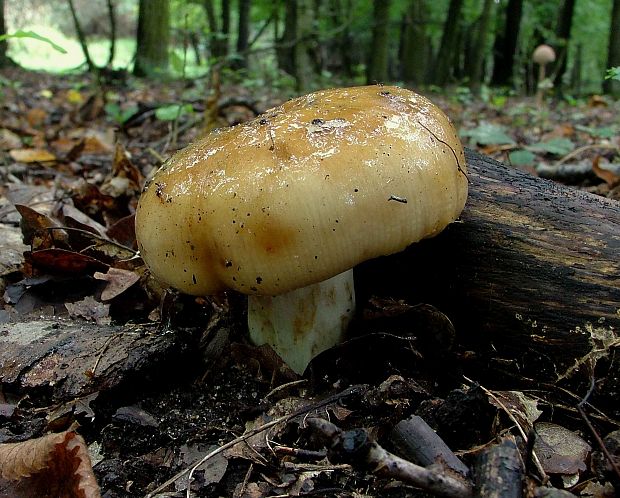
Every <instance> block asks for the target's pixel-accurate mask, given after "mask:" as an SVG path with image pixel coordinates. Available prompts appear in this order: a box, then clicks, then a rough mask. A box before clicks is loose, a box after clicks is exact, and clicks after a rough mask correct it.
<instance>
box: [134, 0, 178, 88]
mask: <svg viewBox="0 0 620 498" xmlns="http://www.w3.org/2000/svg"><path fill="white" fill-rule="evenodd" d="M169 38H170V0H140V8H139V11H138V33H137V39H136V62H135V64H134V70H133V72H134V74H135V75H136V76H158V75H161V73H162V72H165V71H166V70H167V69H168V41H169Z"/></svg>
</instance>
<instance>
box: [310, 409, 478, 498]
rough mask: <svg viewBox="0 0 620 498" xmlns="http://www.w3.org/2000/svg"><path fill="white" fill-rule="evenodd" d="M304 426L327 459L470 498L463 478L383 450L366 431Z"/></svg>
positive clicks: (453, 497) (314, 422)
mask: <svg viewBox="0 0 620 498" xmlns="http://www.w3.org/2000/svg"><path fill="white" fill-rule="evenodd" d="M306 423H307V425H308V426H309V427H310V428H312V429H313V430H315V431H316V432H317V433H318V434H320V436H321V438H322V439H323V440H324V442H325V443H326V444H327V446H328V450H329V455H330V460H332V459H333V460H335V461H338V460H341V461H344V462H346V461H348V462H347V463H351V464H352V465H355V464H358V465H359V464H362V465H364V466H366V467H369V468H370V469H371V471H372V472H375V473H377V474H381V475H384V476H387V477H391V478H393V479H398V480H401V481H404V482H408V483H411V484H413V485H414V486H417V487H419V488H422V489H424V490H426V491H429V492H431V493H434V494H436V495H438V496H445V497H447V498H470V497H472V496H473V490H472V486H471V484H470V483H469V481H467V480H465V479H458V478H457V477H452V476H449V475H447V474H444V473H441V472H438V471H436V470H434V469H430V468H425V467H420V466H419V465H415V464H413V463H411V462H409V461H407V460H404V459H402V458H400V457H398V456H396V455H394V454H392V453H390V452H388V451H386V450H385V449H384V448H382V447H381V446H380V445H379V444H378V443H376V442H375V441H372V440H371V439H370V438H369V437H368V433H367V432H366V431H365V430H361V429H357V430H352V431H342V430H341V429H340V428H338V427H337V426H336V425H334V424H332V423H331V422H328V421H327V420H324V419H321V418H311V419H308V420H307V422H306Z"/></svg>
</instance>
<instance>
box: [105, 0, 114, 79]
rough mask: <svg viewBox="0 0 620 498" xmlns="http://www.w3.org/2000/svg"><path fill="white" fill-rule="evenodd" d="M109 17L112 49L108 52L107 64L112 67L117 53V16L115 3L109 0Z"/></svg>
mask: <svg viewBox="0 0 620 498" xmlns="http://www.w3.org/2000/svg"><path fill="white" fill-rule="evenodd" d="M107 4H108V18H109V19H110V51H109V52H108V62H107V66H109V67H110V68H112V64H113V62H114V56H115V55H116V16H115V15H114V3H113V1H112V0H107Z"/></svg>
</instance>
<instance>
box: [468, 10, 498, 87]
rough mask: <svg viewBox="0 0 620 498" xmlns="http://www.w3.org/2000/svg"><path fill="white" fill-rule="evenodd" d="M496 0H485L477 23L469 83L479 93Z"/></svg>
mask: <svg viewBox="0 0 620 498" xmlns="http://www.w3.org/2000/svg"><path fill="white" fill-rule="evenodd" d="M493 3H494V0H484V4H483V6H482V12H481V14H480V19H479V21H478V23H477V25H478V26H477V28H478V29H477V32H476V38H475V42H474V47H473V53H472V61H471V73H470V74H469V85H470V87H471V89H472V90H473V91H474V92H475V93H477V92H479V91H480V86H481V85H482V81H483V79H484V60H485V59H486V55H487V53H488V50H487V40H488V38H489V32H490V31H491V17H492V16H493Z"/></svg>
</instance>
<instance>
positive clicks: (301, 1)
mask: <svg viewBox="0 0 620 498" xmlns="http://www.w3.org/2000/svg"><path fill="white" fill-rule="evenodd" d="M296 3H297V9H296V21H297V29H296V32H297V36H298V38H297V40H295V46H294V55H293V58H294V64H295V66H294V67H295V71H294V76H295V80H296V82H297V85H296V90H297V91H298V92H300V93H302V92H305V91H307V89H308V88H309V87H310V83H311V81H312V75H313V70H312V61H311V59H310V44H311V38H312V35H313V27H312V24H313V21H314V17H313V12H312V0H296Z"/></svg>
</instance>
